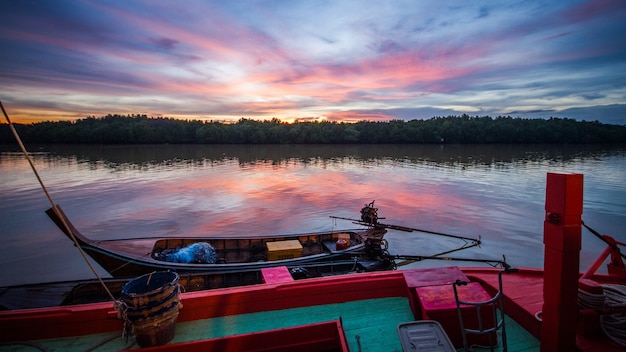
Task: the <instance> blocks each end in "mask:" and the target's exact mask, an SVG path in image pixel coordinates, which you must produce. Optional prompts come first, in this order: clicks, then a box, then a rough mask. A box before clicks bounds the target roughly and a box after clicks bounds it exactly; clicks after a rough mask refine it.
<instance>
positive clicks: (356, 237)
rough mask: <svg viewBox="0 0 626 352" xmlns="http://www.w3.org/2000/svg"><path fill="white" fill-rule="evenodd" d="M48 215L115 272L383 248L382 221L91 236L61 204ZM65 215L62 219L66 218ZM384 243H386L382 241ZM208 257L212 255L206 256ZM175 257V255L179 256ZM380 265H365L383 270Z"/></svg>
mask: <svg viewBox="0 0 626 352" xmlns="http://www.w3.org/2000/svg"><path fill="white" fill-rule="evenodd" d="M46 213H47V214H48V216H49V217H50V218H51V219H52V220H53V221H54V222H55V223H56V224H57V225H58V226H59V228H60V229H61V230H62V231H63V233H65V234H66V235H67V236H68V237H70V239H73V240H74V239H75V241H76V243H77V244H78V245H79V246H80V247H81V249H82V250H83V251H84V252H85V253H86V254H88V255H89V256H90V257H92V258H93V259H94V260H95V261H96V262H97V263H98V264H100V266H102V268H104V269H105V270H106V271H107V272H109V274H111V275H112V276H113V277H131V276H139V275H142V274H146V273H150V272H153V271H158V270H173V271H176V272H178V273H187V272H195V273H203V274H209V273H211V272H214V273H220V274H223V273H233V274H238V273H241V272H258V271H259V270H260V269H263V268H268V267H276V266H287V267H295V266H302V265H307V264H315V263H318V264H319V263H328V264H329V265H332V264H333V263H334V262H338V261H339V262H341V261H343V262H345V261H351V262H353V263H355V265H357V264H358V262H359V261H361V262H370V263H371V262H372V261H375V260H377V259H376V257H380V256H379V254H381V251H384V244H383V243H384V242H383V239H384V235H385V233H386V232H387V230H386V229H385V228H384V227H373V228H369V229H366V230H363V231H358V232H357V231H330V232H316V233H304V234H287V235H272V236H254V235H249V236H246V237H240V238H237V237H232V236H230V237H228V236H210V237H192V238H182V237H173V238H145V237H143V238H124V239H116V240H99V241H96V240H92V239H89V238H88V237H86V236H84V235H83V234H82V233H81V232H80V231H79V230H78V229H76V227H75V226H74V225H73V224H72V223H71V221H70V220H69V219H68V218H67V216H66V215H65V214H64V212H63V210H62V209H61V207H60V206H58V205H57V206H55V207H53V208H50V209H48V210H47V211H46ZM62 219H63V220H62ZM194 244H202V245H205V246H207V245H208V247H203V248H209V250H210V251H211V253H210V254H209V255H206V252H201V254H202V255H201V256H200V259H201V260H197V258H196V257H192V260H191V262H177V261H168V260H167V258H168V255H171V254H174V255H176V251H177V250H181V249H182V250H184V249H187V248H192V246H193V245H194ZM381 246H382V247H381ZM207 257H211V258H209V260H206V259H207ZM175 259H176V258H175ZM390 264H391V263H389V262H388V260H383V261H381V263H380V268H382V269H383V270H384V269H388V268H389V266H390ZM380 268H379V267H378V266H377V265H374V266H368V267H367V268H364V271H366V270H380Z"/></svg>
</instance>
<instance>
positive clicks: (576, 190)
mask: <svg viewBox="0 0 626 352" xmlns="http://www.w3.org/2000/svg"><path fill="white" fill-rule="evenodd" d="M545 208H546V217H545V220H544V223H543V224H544V225H543V243H544V245H545V251H544V255H545V256H544V268H543V269H544V277H543V323H542V329H541V351H542V352H548V351H550V352H552V351H575V350H576V324H577V320H578V276H579V270H580V269H579V263H580V247H581V215H582V212H583V175H582V174H554V173H548V177H547V184H546V207H545Z"/></svg>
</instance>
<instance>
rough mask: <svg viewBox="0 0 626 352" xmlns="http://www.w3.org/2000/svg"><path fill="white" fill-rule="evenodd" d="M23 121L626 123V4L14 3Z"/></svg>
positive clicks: (12, 42)
mask: <svg viewBox="0 0 626 352" xmlns="http://www.w3.org/2000/svg"><path fill="white" fill-rule="evenodd" d="M0 13H1V14H2V15H1V17H2V21H0V45H1V46H2V50H0V80H1V81H2V89H1V90H0V100H1V101H2V102H3V104H4V105H5V107H6V108H7V111H8V112H9V114H10V115H11V117H12V119H13V121H14V122H26V123H28V122H36V121H45V120H75V119H79V118H84V117H87V116H96V117H99V116H103V115H107V114H124V115H125V114H146V115H148V116H155V117H156V116H164V117H173V118H185V119H201V120H218V121H236V120H238V119H240V118H242V117H243V118H252V119H271V118H274V117H275V118H279V119H281V120H283V121H288V122H291V121H295V120H314V121H323V120H330V121H349V122H352V121H359V120H375V121H388V120H392V119H403V120H410V119H426V118H430V117H433V116H447V115H461V114H464V113H466V114H469V115H472V116H474V115H480V116H483V115H489V116H494V117H495V116H498V115H510V116H513V117H518V116H519V117H533V118H534V117H540V118H548V117H569V118H576V119H579V120H582V119H585V120H599V121H601V122H606V123H614V124H626V85H624V82H626V37H625V36H624V33H626V21H625V19H626V2H624V1H620V0H588V1H585V0H580V1H562V2H549V3H545V2H539V1H530V2H528V1H515V2H506V3H501V4H500V3H493V2H471V3H469V2H467V1H453V2H449V1H446V2H430V1H419V2H415V1H388V2H379V1H360V0H359V1H357V0H347V1H331V2H319V1H266V0H259V1H240V2H228V1H227V2H224V1H209V0H205V1H202V0H196V1H185V2H182V3H175V2H171V1H161V0H157V1H131V2H110V1H89V0H82V1H81V0H77V1H54V2H50V1H28V2H27V1H3V2H1V3H0Z"/></svg>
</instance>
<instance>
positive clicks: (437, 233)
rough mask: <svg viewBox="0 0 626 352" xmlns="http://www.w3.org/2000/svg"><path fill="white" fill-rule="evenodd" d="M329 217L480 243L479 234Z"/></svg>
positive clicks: (335, 217) (358, 223) (336, 217)
mask: <svg viewBox="0 0 626 352" xmlns="http://www.w3.org/2000/svg"><path fill="white" fill-rule="evenodd" d="M330 217H331V218H332V219H340V220H348V221H352V222H353V223H355V224H357V225H364V226H380V227H384V228H387V229H392V230H399V231H404V232H422V233H427V234H431V235H437V236H444V237H450V238H456V239H459V240H464V241H469V242H472V243H473V244H475V245H480V243H481V240H480V236H479V237H478V239H476V238H472V237H465V236H459V235H451V234H448V233H443V232H436V231H430V230H424V229H418V228H415V227H407V226H400V225H392V224H383V223H381V222H376V223H375V224H372V223H368V222H365V221H361V220H357V219H351V218H344V217H341V216H332V215H331V216H330Z"/></svg>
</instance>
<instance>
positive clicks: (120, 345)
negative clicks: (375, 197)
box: [0, 297, 539, 352]
mask: <svg viewBox="0 0 626 352" xmlns="http://www.w3.org/2000/svg"><path fill="white" fill-rule="evenodd" d="M183 304H184V303H183ZM183 309H184V308H183ZM339 318H341V320H342V321H343V327H344V331H345V335H346V338H347V340H348V343H349V345H350V350H351V351H354V352H358V351H362V352H367V351H372V352H380V351H389V352H392V351H402V348H401V345H400V341H399V338H398V331H397V326H398V325H399V324H401V323H405V322H409V321H413V320H414V318H413V314H412V313H411V308H410V306H409V302H408V299H407V298H406V297H391V298H381V299H372V300H362V301H355V302H346V303H338V304H328V305H321V306H312V307H303V308H293V309H285V310H279V311H272V312H259V313H250V314H242V315H235V316H226V317H219V318H212V319H204V320H197V321H191V322H183V323H178V324H177V326H176V336H175V338H174V340H172V341H171V343H177V342H183V341H192V340H200V339H208V338H215V337H222V336H229V335H236V334H244V333H250V332H256V331H263V330H271V329H278V328H285V327H293V326H299V325H305V324H311V323H318V322H325V321H330V320H337V319H339ZM506 324H507V336H508V342H509V343H508V344H509V351H527V352H530V351H539V342H538V341H537V340H536V339H535V338H534V337H532V336H531V335H530V334H529V333H527V332H526V331H525V330H524V329H522V328H521V327H520V326H519V325H517V324H516V323H515V322H514V321H512V320H510V319H509V320H507V322H506ZM357 336H358V337H357ZM132 342H133V339H132V338H130V339H128V342H127V341H125V340H124V339H122V338H121V337H120V333H107V334H97V335H89V336H82V337H71V338H63V339H55V340H40V341H36V343H38V344H40V345H42V346H44V347H45V348H47V349H48V350H52V351H86V350H91V349H93V348H94V347H96V346H99V347H98V348H97V349H95V351H117V350H120V349H124V348H125V347H131V348H138V346H137V345H133V346H129V345H131V344H132ZM100 344H101V345H100ZM0 350H2V351H5V350H8V351H32V347H26V346H12V347H9V346H0ZM499 350H501V349H498V351H499Z"/></svg>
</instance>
